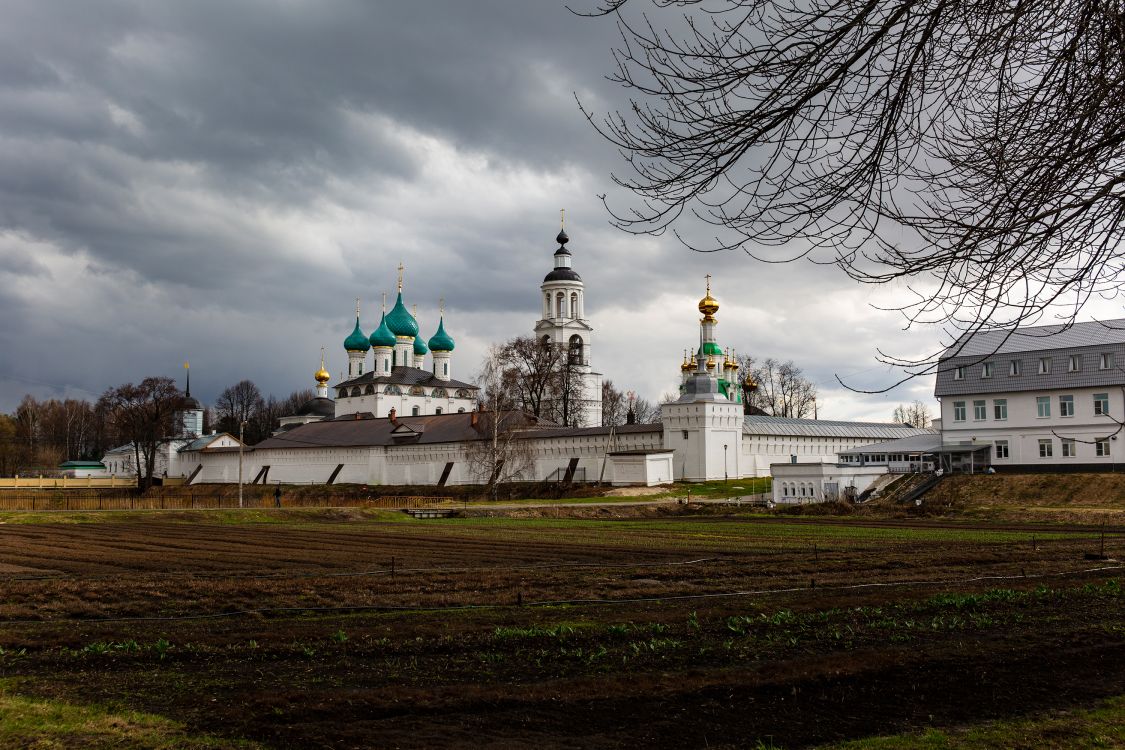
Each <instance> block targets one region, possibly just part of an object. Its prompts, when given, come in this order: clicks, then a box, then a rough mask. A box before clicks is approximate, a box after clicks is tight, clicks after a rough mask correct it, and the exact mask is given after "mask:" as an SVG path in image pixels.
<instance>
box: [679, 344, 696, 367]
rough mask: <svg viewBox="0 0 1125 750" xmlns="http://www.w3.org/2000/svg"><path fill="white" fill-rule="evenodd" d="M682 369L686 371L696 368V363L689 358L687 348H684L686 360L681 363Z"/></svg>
mask: <svg viewBox="0 0 1125 750" xmlns="http://www.w3.org/2000/svg"><path fill="white" fill-rule="evenodd" d="M680 369H681V370H682V371H684V372H688V371H689V370H694V369H695V364H694V363H693V362H692V361H690V360H688V355H687V349H684V361H683V362H681V363H680Z"/></svg>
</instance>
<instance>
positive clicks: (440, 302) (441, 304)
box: [438, 297, 445, 317]
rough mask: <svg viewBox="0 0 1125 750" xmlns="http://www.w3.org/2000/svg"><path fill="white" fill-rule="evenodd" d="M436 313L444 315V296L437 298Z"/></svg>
mask: <svg viewBox="0 0 1125 750" xmlns="http://www.w3.org/2000/svg"><path fill="white" fill-rule="evenodd" d="M438 314H439V315H441V316H442V317H445V297H442V298H441V299H439V300H438Z"/></svg>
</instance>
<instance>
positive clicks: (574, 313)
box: [570, 292, 578, 318]
mask: <svg viewBox="0 0 1125 750" xmlns="http://www.w3.org/2000/svg"><path fill="white" fill-rule="evenodd" d="M570 317H572V318H577V317H578V292H571V293H570Z"/></svg>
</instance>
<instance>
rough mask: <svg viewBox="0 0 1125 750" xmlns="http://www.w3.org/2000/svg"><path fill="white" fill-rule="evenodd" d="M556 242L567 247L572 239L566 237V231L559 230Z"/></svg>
mask: <svg viewBox="0 0 1125 750" xmlns="http://www.w3.org/2000/svg"><path fill="white" fill-rule="evenodd" d="M555 242H557V243H559V244H560V245H565V244H566V243H568V242H570V237H567V236H566V230H565V229H560V230H559V236H558V237H555Z"/></svg>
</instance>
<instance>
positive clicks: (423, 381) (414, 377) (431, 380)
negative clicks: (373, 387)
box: [332, 367, 480, 391]
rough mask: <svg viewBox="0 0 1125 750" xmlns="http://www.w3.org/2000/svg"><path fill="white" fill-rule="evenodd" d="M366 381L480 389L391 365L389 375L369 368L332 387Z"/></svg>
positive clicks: (416, 369) (341, 386)
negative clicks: (380, 373) (377, 373)
mask: <svg viewBox="0 0 1125 750" xmlns="http://www.w3.org/2000/svg"><path fill="white" fill-rule="evenodd" d="M367 383H383V384H387V385H392V384H393V385H425V386H430V387H434V388H436V387H439V386H440V387H442V388H467V389H469V390H473V391H478V390H480V389H479V388H478V387H477V386H475V385H473V384H472V383H465V382H462V381H460V380H453V379H452V378H450V379H449V380H441V379H440V378H438V377H436V376H435V375H434V374H433V373H432V372H430V371H429V370H421V369H419V368H417V367H393V368H391V374H390V375H376V374H375V371H374V370H369V371H367V372H365V373H363V374H362V375H360V376H359V377H356V378H351V379H350V380H345V381H343V382H342V383H337V384H336V385H334V386H332V387H333V388H343V387H344V386H347V387H349V388H350V387H351V386H353V385H366V384H367Z"/></svg>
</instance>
